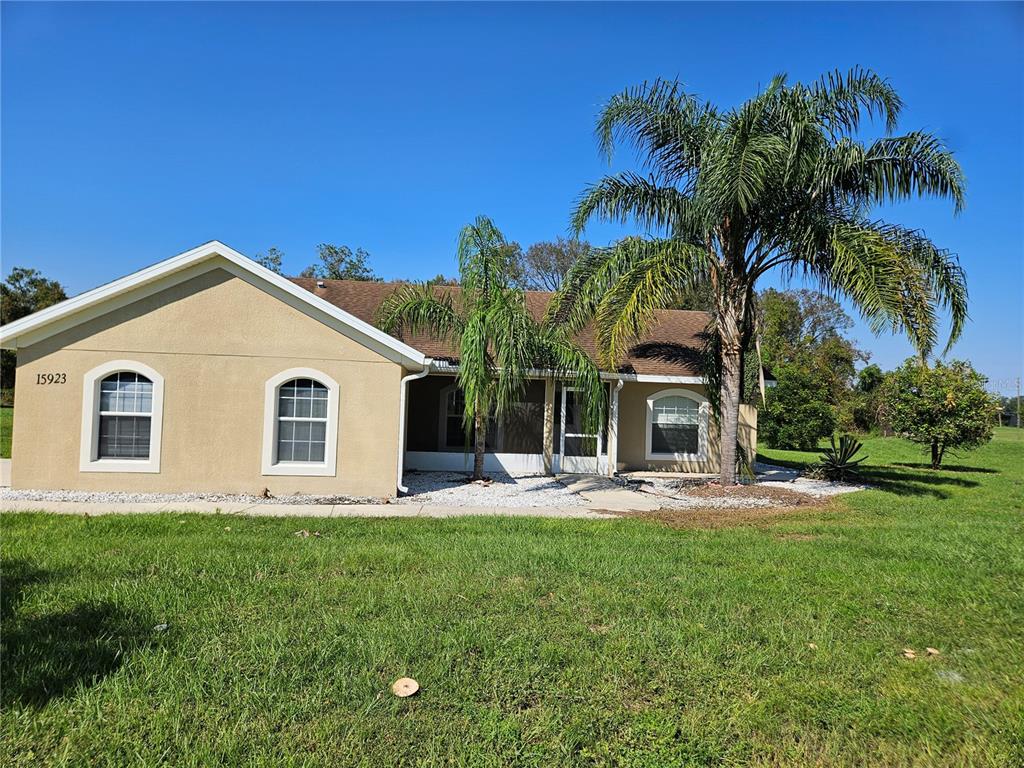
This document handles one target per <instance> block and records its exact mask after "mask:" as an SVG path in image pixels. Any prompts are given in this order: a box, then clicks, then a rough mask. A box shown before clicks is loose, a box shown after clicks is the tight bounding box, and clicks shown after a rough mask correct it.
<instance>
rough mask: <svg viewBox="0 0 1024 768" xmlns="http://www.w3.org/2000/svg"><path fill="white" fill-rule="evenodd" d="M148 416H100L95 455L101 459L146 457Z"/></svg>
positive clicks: (147, 450)
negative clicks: (97, 444)
mask: <svg viewBox="0 0 1024 768" xmlns="http://www.w3.org/2000/svg"><path fill="white" fill-rule="evenodd" d="M149 435H150V417H149V416H100V435H99V446H98V451H97V456H98V457H99V458H101V459H148V458H149Z"/></svg>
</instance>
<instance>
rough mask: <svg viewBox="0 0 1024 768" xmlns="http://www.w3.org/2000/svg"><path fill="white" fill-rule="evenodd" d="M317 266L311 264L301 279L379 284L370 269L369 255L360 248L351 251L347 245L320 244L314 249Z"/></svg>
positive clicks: (379, 279) (303, 271) (303, 272)
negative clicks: (317, 261) (362, 281)
mask: <svg viewBox="0 0 1024 768" xmlns="http://www.w3.org/2000/svg"><path fill="white" fill-rule="evenodd" d="M316 252H317V256H318V257H319V258H320V263H319V264H312V265H310V266H308V267H306V268H305V269H304V270H302V273H301V276H302V277H315V278H318V279H320V280H368V281H371V282H375V283H379V282H380V281H381V278H379V277H378V276H377V275H376V274H375V273H374V271H373V270H372V269H371V268H370V265H369V264H368V261H369V259H370V254H369V253H368V252H367V251H365V250H363V249H362V248H356V250H355V252H353V251H352V249H351V248H349V247H348V246H347V245H332V244H331V243H320V244H319V245H318V246H317V247H316Z"/></svg>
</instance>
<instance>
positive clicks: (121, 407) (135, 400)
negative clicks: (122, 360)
mask: <svg viewBox="0 0 1024 768" xmlns="http://www.w3.org/2000/svg"><path fill="white" fill-rule="evenodd" d="M100 411H101V412H102V411H116V412H121V413H152V411H153V382H151V381H150V380H149V379H147V378H146V377H145V376H142V375H140V374H138V373H133V372H131V371H120V372H118V373H113V374H111V375H110V376H107V377H106V378H105V379H103V381H101V382H100Z"/></svg>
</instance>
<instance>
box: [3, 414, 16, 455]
mask: <svg viewBox="0 0 1024 768" xmlns="http://www.w3.org/2000/svg"><path fill="white" fill-rule="evenodd" d="M12 429H14V409H13V408H7V407H0V459H9V458H11V430H12Z"/></svg>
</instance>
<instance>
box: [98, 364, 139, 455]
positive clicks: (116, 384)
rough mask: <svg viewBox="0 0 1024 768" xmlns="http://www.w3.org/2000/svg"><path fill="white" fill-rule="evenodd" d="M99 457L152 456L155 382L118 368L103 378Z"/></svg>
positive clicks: (101, 383)
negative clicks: (150, 443) (151, 442)
mask: <svg viewBox="0 0 1024 768" xmlns="http://www.w3.org/2000/svg"><path fill="white" fill-rule="evenodd" d="M99 416H100V427H99V432H100V433H99V443H98V445H97V449H96V457H97V458H98V459H148V458H149V449H150V445H149V441H150V436H151V434H152V426H153V382H152V381H150V380H149V379H148V378H146V377H145V376H143V375H142V374H141V373H137V372H136V371H118V372H117V373H112V374H110V375H109V376H107V377H106V378H104V379H103V380H102V381H101V382H100V414H99Z"/></svg>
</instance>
